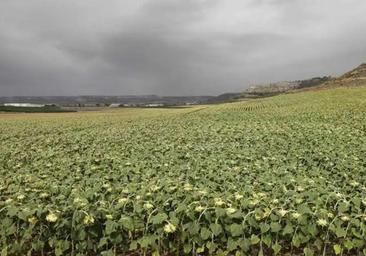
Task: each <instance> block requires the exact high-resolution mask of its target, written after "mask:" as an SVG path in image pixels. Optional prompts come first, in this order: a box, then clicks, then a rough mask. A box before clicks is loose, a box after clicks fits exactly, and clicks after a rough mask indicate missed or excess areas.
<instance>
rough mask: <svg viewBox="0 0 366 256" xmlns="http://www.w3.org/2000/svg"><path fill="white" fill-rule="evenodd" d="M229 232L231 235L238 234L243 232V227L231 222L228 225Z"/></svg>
mask: <svg viewBox="0 0 366 256" xmlns="http://www.w3.org/2000/svg"><path fill="white" fill-rule="evenodd" d="M230 233H231V234H232V235H233V236H240V235H242V234H243V227H242V225H240V224H232V225H230Z"/></svg>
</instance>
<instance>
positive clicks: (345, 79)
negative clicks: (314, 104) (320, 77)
mask: <svg viewBox="0 0 366 256" xmlns="http://www.w3.org/2000/svg"><path fill="white" fill-rule="evenodd" d="M357 86H366V63H363V64H361V65H359V66H358V67H356V68H355V69H353V70H351V71H349V72H347V73H345V74H343V75H341V76H340V77H337V78H333V79H330V80H329V81H326V82H324V83H322V84H320V85H318V86H315V87H311V88H304V89H302V90H303V91H308V90H322V89H328V88H333V87H357Z"/></svg>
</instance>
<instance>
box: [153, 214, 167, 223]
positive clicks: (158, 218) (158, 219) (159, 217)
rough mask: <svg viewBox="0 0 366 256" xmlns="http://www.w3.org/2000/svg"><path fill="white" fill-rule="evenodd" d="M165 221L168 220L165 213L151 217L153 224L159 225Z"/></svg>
mask: <svg viewBox="0 0 366 256" xmlns="http://www.w3.org/2000/svg"><path fill="white" fill-rule="evenodd" d="M167 219H168V215H166V213H163V212H162V213H158V214H156V215H155V216H153V217H151V222H152V223H153V224H161V223H163V222H164V221H165V220H167Z"/></svg>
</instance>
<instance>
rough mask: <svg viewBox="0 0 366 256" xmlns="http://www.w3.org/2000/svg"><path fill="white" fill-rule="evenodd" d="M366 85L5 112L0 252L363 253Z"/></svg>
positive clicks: (0, 133) (0, 127) (0, 132)
mask: <svg viewBox="0 0 366 256" xmlns="http://www.w3.org/2000/svg"><path fill="white" fill-rule="evenodd" d="M365 156H366V88H357V89H356V88H352V89H351V88H349V89H333V90H324V91H318V92H306V93H297V94H288V95H281V96H277V97H273V98H266V99H261V100H253V101H248V102H236V103H229V104H220V105H211V106H195V107H192V108H182V109H124V110H111V111H106V112H91V113H60V114H29V115H27V114H2V115H0V177H1V179H0V248H1V255H26V254H29V255H42V254H43V255H47V254H52V255H123V254H126V255H129V254H131V253H134V254H140V255H142V254H146V255H151V254H152V255H168V254H169V255H172V254H177V255H184V254H193V255H198V254H200V255H283V254H286V253H287V254H290V255H302V254H303V255H342V254H343V255H348V254H353V255H354V254H362V252H366V250H365V248H366V245H365V242H366V234H365V231H366V157H365Z"/></svg>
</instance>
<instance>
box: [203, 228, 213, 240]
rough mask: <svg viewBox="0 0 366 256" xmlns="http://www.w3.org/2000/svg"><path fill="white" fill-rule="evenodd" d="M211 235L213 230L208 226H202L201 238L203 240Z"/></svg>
mask: <svg viewBox="0 0 366 256" xmlns="http://www.w3.org/2000/svg"><path fill="white" fill-rule="evenodd" d="M210 237H211V231H210V230H209V229H208V228H202V229H201V238H202V239H203V240H207V239H208V238H210Z"/></svg>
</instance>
